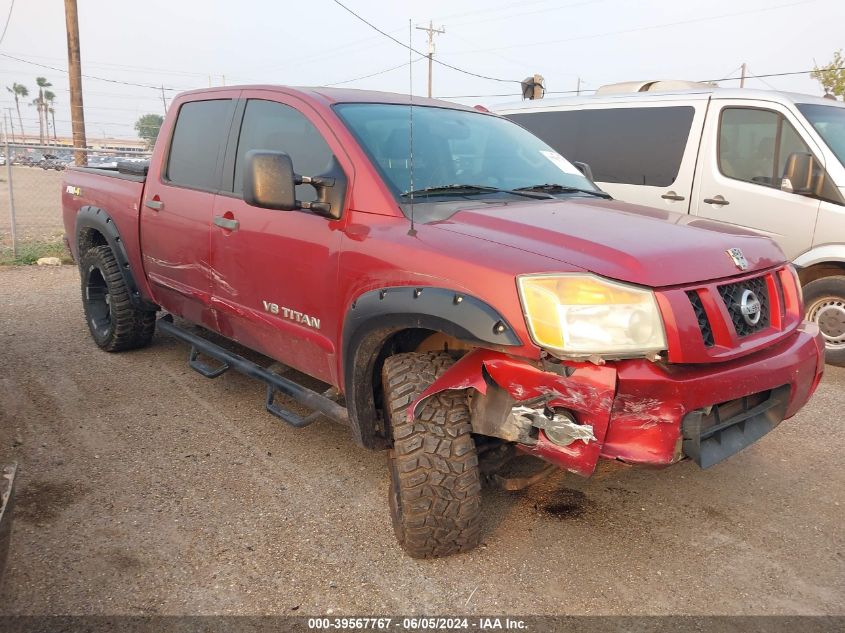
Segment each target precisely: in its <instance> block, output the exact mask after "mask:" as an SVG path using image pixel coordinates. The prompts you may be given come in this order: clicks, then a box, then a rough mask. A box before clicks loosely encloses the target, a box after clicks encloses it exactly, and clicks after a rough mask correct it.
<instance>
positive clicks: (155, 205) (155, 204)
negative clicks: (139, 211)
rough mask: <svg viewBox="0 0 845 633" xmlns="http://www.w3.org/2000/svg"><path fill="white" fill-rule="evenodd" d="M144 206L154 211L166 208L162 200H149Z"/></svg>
mask: <svg viewBox="0 0 845 633" xmlns="http://www.w3.org/2000/svg"><path fill="white" fill-rule="evenodd" d="M144 206H145V207H147V208H149V209H152V210H153V211H161V210H162V209H163V208H164V203H163V202H162V201H161V200H147V201H146V202H145V203H144Z"/></svg>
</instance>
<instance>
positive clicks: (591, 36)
mask: <svg viewBox="0 0 845 633" xmlns="http://www.w3.org/2000/svg"><path fill="white" fill-rule="evenodd" d="M334 1H335V2H337V0H334ZM813 2H818V0H800V1H799V2H791V3H789V4H779V5H775V6H773V7H763V8H761V9H751V10H748V11H737V12H735V13H724V14H721V15H711V16H704V17H700V18H691V19H689V20H679V21H677V22H666V23H663V24H652V25H647V26H640V27H635V28H631V29H622V30H620V31H608V32H605V33H592V34H587V35H577V36H575V37H568V38H564V39H560V40H547V41H544V42H524V41H523V42H520V43H519V44H513V45H511V46H497V47H496V48H487V49H477V50H471V51H459V52H455V53H452V54H453V55H465V54H468V53H489V52H493V51H501V50H508V49H511V48H527V47H529V46H545V45H548V44H562V43H565V42H575V41H578V40H589V39H594V38H599V37H607V36H611V35H624V34H627V33H637V32H639V31H649V30H653V29H661V28H665V27H669V26H683V25H687V24H695V23H697V22H707V21H712V20H721V19H723V18H733V17H738V16H741V15H748V14H752V13H763V12H767V11H776V10H778V9H786V8H788V7H794V6H798V5H801V4H810V3H813Z"/></svg>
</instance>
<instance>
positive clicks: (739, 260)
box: [725, 248, 748, 270]
mask: <svg viewBox="0 0 845 633" xmlns="http://www.w3.org/2000/svg"><path fill="white" fill-rule="evenodd" d="M725 252H726V253H727V254H728V256H730V258H731V259H732V260H734V264H736V267H737V268H739V269H740V270H748V260H747V259H745V255H743V254H742V251H741V250H739V249H738V248H729V249H728V250H727V251H725Z"/></svg>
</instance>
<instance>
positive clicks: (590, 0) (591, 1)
mask: <svg viewBox="0 0 845 633" xmlns="http://www.w3.org/2000/svg"><path fill="white" fill-rule="evenodd" d="M606 1H607V0H581V1H580V2H573V3H571V4H562V5H559V6H556V7H547V8H545V9H537V10H535V11H521V12H519V13H511V14H509V15H494V16H492V17H487V18H482V19H480V20H476V19H473V20H464V21H459V22H458V23H457V24H458V25H464V24H472V25H476V24H484V23H485V22H498V21H500V20H512V19H514V18H522V17H524V16H526V15H536V14H538V13H548V12H549V11H560V10H561V9H574V8H576V7H580V6H584V5H588V4H596V3H598V2H606Z"/></svg>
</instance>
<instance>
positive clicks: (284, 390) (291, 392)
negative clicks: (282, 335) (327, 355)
mask: <svg viewBox="0 0 845 633" xmlns="http://www.w3.org/2000/svg"><path fill="white" fill-rule="evenodd" d="M156 325H157V327H158V329H159V331H161V332H164V333H166V334H170V336H173V337H174V338H177V339H179V340H182V341H184V342H186V343H188V344H189V345H190V346H191V352H190V355H189V356H188V366H189V367H190V368H191V369H193V370H194V371H196V372H198V373H200V374H202V375H203V376H205V377H206V378H217V377H218V376H222V375H223V374H224V373H226V372H227V371H229V370H230V369H234V370H235V371H237V372H239V373H241V374H244V375H245V376H249V377H250V378H257V379H258V380H260V381H262V382H264V383H265V384H266V385H267V398H266V400H265V402H264V406H265V408H266V409H267V411H268V412H269V413H271V414H273V415H274V416H276V417H277V418H279V419H280V420H282V421H284V422H286V423H287V424H290V425H291V426H293V427H296V428H298V429H299V428H302V427H304V426H308V425H309V424H312V423H313V422H315V421H316V420H317V419H318V418H319V417H320V416H321V415H324V416H326V417H327V418H329V419H331V420H334V421H335V422H339V423H340V424H346V425H348V424H349V411H347V409H346V407H343V406H341V405H339V404H338V403H337V402H335V401H334V400H332V399H331V398H329V397H327V396H326V395H325V394H320V393H317V392H316V391H313V390H311V389H308V388H307V387H303V386H302V385H300V384H297V383H295V382H293V381H292V380H288V379H287V378H284V377H283V376H279V375H278V374H275V373H273V372H271V371H268V370H267V369H265V368H264V367H261V366H260V365H257V364H255V363H253V362H252V361H250V360H247V359H246V358H244V357H243V356H239V355H238V354H235V353H233V352H230V351H229V350H227V349H224V348H222V347H220V346H219V345H217V344H215V343H212V342H211V341H209V340H207V339H204V338H202V337H201V336H197V335H196V334H193V333H191V332H188V331H187V330H185V329H184V328H181V327H179V326H178V325H176V324H174V323H173V317H172V316H171V315H169V314H166V315H164V316H163V317H161V318H160V319H159V320H158V323H157V324H156ZM200 353H202V354H203V355H204V356H208V357H209V358H213V359H214V360H216V361H218V362H219V363H220V365H218V366H212V365H209V364H208V363H206V362H205V361H203V360H200V358H199V355H200ZM329 391H331V390H329ZM279 393H280V394H282V395H285V396H288V397H289V398H292V399H293V400H296V401H297V402H298V403H299V404H301V405H302V406H304V407H307V408H308V409H311V410H312V411H313V413H311V414H310V415H307V416H305V417H302V416H300V415H298V414H296V413H294V412H293V411H291V410H290V409H286V408H284V407H282V406H281V405H279V404H277V403H276V402H275V398H276V394H279ZM326 393H328V392H326Z"/></svg>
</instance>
